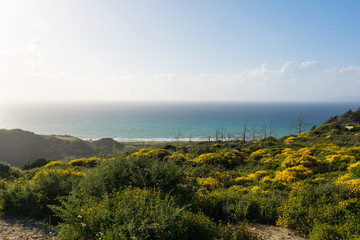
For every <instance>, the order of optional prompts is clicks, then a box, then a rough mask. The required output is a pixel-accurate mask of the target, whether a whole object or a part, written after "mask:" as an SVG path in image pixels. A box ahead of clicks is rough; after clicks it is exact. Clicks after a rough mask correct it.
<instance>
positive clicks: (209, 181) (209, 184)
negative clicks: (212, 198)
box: [196, 177, 220, 190]
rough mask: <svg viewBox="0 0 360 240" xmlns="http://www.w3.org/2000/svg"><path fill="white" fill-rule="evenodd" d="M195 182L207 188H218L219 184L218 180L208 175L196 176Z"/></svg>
mask: <svg viewBox="0 0 360 240" xmlns="http://www.w3.org/2000/svg"><path fill="white" fill-rule="evenodd" d="M196 181H197V183H198V184H199V185H200V186H201V187H203V188H206V189H208V190H211V189H215V188H218V187H219V186H220V182H219V180H217V179H215V178H213V177H208V178H196Z"/></svg>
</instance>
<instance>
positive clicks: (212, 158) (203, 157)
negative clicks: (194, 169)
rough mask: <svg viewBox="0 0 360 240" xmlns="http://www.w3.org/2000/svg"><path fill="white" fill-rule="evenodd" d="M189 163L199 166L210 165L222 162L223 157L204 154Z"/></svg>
mask: <svg viewBox="0 0 360 240" xmlns="http://www.w3.org/2000/svg"><path fill="white" fill-rule="evenodd" d="M190 161H191V162H195V163H199V164H204V163H207V164H209V163H210V164H211V163H214V162H219V161H223V156H222V155H221V154H219V153H205V154H201V155H200V156H198V157H197V158H194V159H191V160H190Z"/></svg>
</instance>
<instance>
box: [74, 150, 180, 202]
mask: <svg viewBox="0 0 360 240" xmlns="http://www.w3.org/2000/svg"><path fill="white" fill-rule="evenodd" d="M184 177H185V175H184V167H182V166H179V165H178V164H177V163H176V161H172V160H167V161H165V160H159V159H157V158H146V157H136V158H135V157H134V158H133V157H130V158H124V157H117V158H116V159H115V160H111V161H108V162H103V163H101V164H100V165H99V166H98V167H97V168H94V169H90V170H88V171H87V172H86V174H85V177H84V178H83V179H82V180H81V182H80V184H78V185H77V187H76V190H75V191H76V193H77V194H79V195H81V196H94V197H97V198H99V197H101V196H102V195H103V194H104V193H111V192H113V191H117V190H119V189H121V188H124V187H126V186H132V187H150V188H152V187H156V188H159V189H161V190H162V191H163V192H172V193H173V194H177V193H180V192H181V187H180V183H182V182H183V181H184Z"/></svg>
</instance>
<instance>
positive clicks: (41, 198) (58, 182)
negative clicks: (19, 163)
mask: <svg viewBox="0 0 360 240" xmlns="http://www.w3.org/2000/svg"><path fill="white" fill-rule="evenodd" d="M74 173H75V174H74ZM76 173H77V172H74V171H72V170H69V171H66V170H60V171H46V172H43V173H41V174H39V175H38V176H37V177H35V178H34V179H31V180H28V181H24V179H18V180H16V181H14V182H12V183H9V184H7V185H5V186H4V188H3V189H1V191H0V199H1V208H2V211H3V212H5V213H11V214H18V215H30V216H34V217H42V218H51V217H52V216H53V213H52V211H51V210H50V209H49V208H48V205H49V204H59V202H58V198H59V197H64V196H67V195H69V193H70V192H71V190H72V187H73V186H75V185H76V183H77V181H78V179H79V178H80V176H79V175H77V174H76Z"/></svg>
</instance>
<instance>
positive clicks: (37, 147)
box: [0, 129, 124, 167]
mask: <svg viewBox="0 0 360 240" xmlns="http://www.w3.org/2000/svg"><path fill="white" fill-rule="evenodd" d="M123 147H124V145H123V144H121V143H119V142H116V141H114V140H113V139H111V138H104V139H100V140H97V141H84V140H81V139H79V138H75V137H71V136H56V135H51V136H45V135H37V134H35V133H32V132H28V131H23V130H20V129H14V130H4V129H2V130H0V162H5V163H8V164H10V165H13V166H17V167H21V166H23V165H24V164H26V163H28V162H32V161H34V160H35V159H37V158H50V159H69V158H80V157H91V156H94V155H102V154H103V155H108V154H112V153H113V150H114V149H117V150H121V149H122V148H123Z"/></svg>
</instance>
